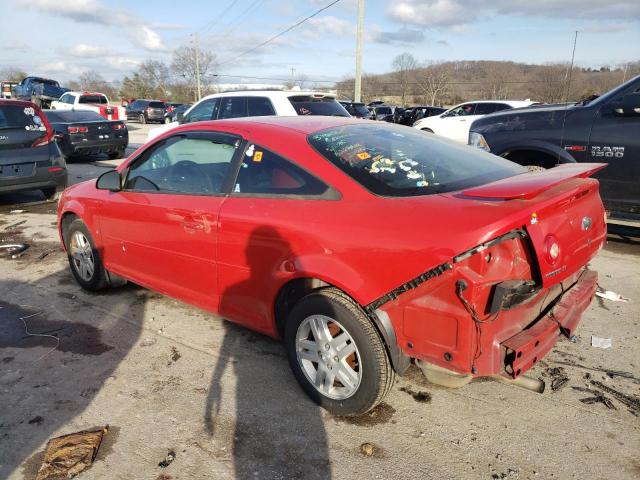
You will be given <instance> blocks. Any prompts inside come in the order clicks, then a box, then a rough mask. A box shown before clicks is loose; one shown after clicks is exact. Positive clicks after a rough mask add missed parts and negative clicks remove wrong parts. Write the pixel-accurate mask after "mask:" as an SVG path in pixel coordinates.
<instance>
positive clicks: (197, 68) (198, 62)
mask: <svg viewBox="0 0 640 480" xmlns="http://www.w3.org/2000/svg"><path fill="white" fill-rule="evenodd" d="M196 89H197V92H198V98H196V102H197V101H198V100H200V98H202V91H201V90H200V43H199V42H198V33H197V32H196Z"/></svg>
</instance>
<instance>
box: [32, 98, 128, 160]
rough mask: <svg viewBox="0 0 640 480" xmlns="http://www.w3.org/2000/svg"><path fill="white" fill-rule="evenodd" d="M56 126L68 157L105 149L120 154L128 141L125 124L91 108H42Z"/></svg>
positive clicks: (116, 154)
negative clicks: (108, 118)
mask: <svg viewBox="0 0 640 480" xmlns="http://www.w3.org/2000/svg"><path fill="white" fill-rule="evenodd" d="M44 115H45V116H46V117H47V120H49V123H50V124H51V127H52V128H53V129H54V130H55V133H56V139H57V141H58V145H60V149H61V150H62V153H63V154H64V156H65V157H67V158H73V157H80V156H86V155H98V154H101V153H106V154H107V155H109V158H111V159H116V158H122V157H123V156H124V152H125V150H126V148H127V145H128V144H129V132H128V130H127V126H126V125H125V124H124V122H123V121H120V120H105V119H104V117H102V116H101V115H100V114H98V113H96V112H93V111H90V110H75V111H71V110H45V111H44Z"/></svg>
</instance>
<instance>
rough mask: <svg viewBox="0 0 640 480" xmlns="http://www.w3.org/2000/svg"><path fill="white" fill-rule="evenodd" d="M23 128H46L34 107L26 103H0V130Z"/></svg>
mask: <svg viewBox="0 0 640 480" xmlns="http://www.w3.org/2000/svg"><path fill="white" fill-rule="evenodd" d="M9 128H21V129H22V128H23V129H25V130H46V127H45V126H44V124H43V122H42V119H41V118H40V116H38V114H37V112H36V110H35V109H34V108H33V107H25V106H24V105H0V130H6V129H9Z"/></svg>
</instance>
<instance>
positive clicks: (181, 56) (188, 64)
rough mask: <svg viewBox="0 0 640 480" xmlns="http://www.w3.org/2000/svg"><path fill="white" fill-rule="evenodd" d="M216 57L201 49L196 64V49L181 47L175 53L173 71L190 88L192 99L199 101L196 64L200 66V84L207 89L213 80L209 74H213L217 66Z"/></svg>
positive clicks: (172, 64)
mask: <svg viewBox="0 0 640 480" xmlns="http://www.w3.org/2000/svg"><path fill="white" fill-rule="evenodd" d="M215 58H216V57H215V55H214V54H213V53H212V52H210V51H208V50H203V49H200V56H199V59H198V60H199V61H198V62H196V49H195V48H193V47H186V46H183V47H179V48H176V49H175V50H174V51H173V57H172V60H171V70H172V71H173V73H174V74H175V75H176V76H177V77H178V78H181V79H182V80H183V82H184V83H185V84H186V85H187V86H188V87H189V89H190V90H191V93H192V97H193V98H194V99H196V100H197V86H196V77H197V68H196V63H198V64H199V66H200V84H201V85H203V86H204V87H205V88H206V87H207V86H208V85H209V83H210V81H211V78H210V77H209V73H212V72H213V69H214V65H215Z"/></svg>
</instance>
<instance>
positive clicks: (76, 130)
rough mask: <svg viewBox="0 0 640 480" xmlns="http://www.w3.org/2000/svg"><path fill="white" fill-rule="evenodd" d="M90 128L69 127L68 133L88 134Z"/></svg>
mask: <svg viewBox="0 0 640 480" xmlns="http://www.w3.org/2000/svg"><path fill="white" fill-rule="evenodd" d="M88 131H89V128H87V127H67V132H69V133H72V134H74V133H87V132H88Z"/></svg>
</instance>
